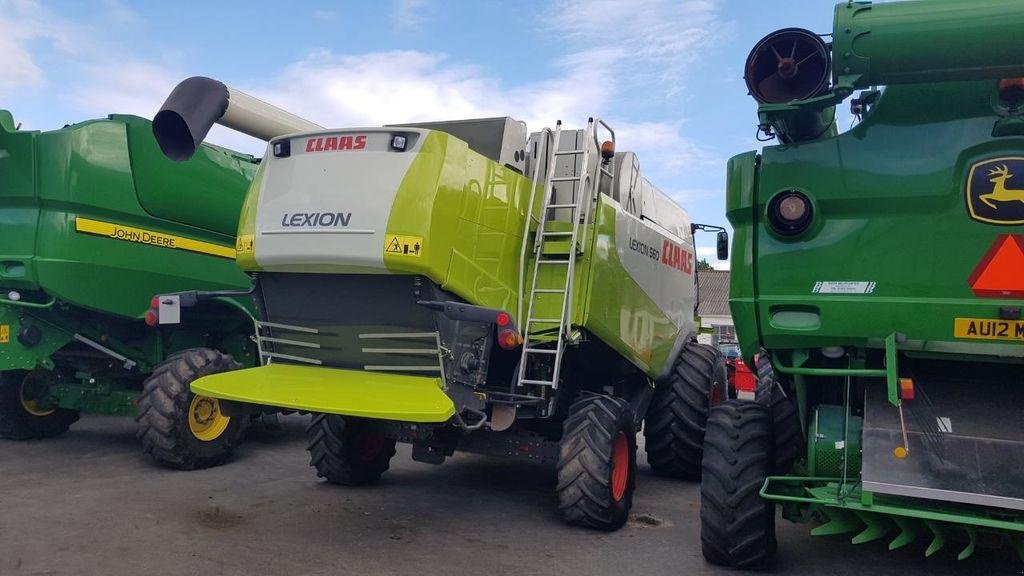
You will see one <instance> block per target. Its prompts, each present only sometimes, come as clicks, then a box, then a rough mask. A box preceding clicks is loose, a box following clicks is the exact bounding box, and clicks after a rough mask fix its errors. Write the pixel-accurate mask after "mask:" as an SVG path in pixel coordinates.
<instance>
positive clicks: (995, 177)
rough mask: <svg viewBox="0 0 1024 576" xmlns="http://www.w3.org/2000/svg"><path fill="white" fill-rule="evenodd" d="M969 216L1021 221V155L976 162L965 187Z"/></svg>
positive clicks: (1023, 200)
mask: <svg viewBox="0 0 1024 576" xmlns="http://www.w3.org/2000/svg"><path fill="white" fill-rule="evenodd" d="M965 196H966V199H967V212H968V213H969V214H970V215H971V218H973V219H975V220H977V221H979V222H986V223H989V224H1005V225H1013V224H1024V157H1020V156H1006V157H1001V158H989V159H988V160H982V161H980V162H976V163H974V164H973V165H972V166H971V169H970V171H969V172H968V174H967V184H966V190H965Z"/></svg>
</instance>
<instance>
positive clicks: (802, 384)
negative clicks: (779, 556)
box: [727, 0, 1024, 558]
mask: <svg viewBox="0 0 1024 576" xmlns="http://www.w3.org/2000/svg"><path fill="white" fill-rule="evenodd" d="M1022 24H1024V12H1022V11H1021V10H1020V6H1019V3H1017V2H1010V1H996V0H992V1H988V0H980V1H977V2H966V1H964V2H959V1H955V0H950V1H946V2H896V3H885V4H869V3H858V2H844V3H841V4H839V5H838V6H837V7H836V26H835V37H834V45H833V63H834V67H833V72H834V77H833V86H832V90H831V91H830V92H828V93H827V94H824V95H822V96H818V97H815V98H811V99H808V100H804V101H798V102H790V103H786V104H763V105H761V106H760V107H759V116H760V120H761V124H762V126H764V125H768V124H770V125H772V126H774V127H776V128H779V127H785V126H786V122H788V121H790V120H792V119H794V118H797V117H799V115H800V114H815V113H822V111H824V110H826V108H828V107H831V106H834V105H836V104H839V103H840V102H841V101H842V100H843V99H844V98H845V97H847V96H849V95H850V94H851V93H852V91H853V90H854V89H856V88H867V87H869V86H870V85H873V84H887V86H886V87H885V89H884V90H883V91H882V92H881V93H880V95H879V93H877V92H874V91H871V92H869V93H867V94H866V95H865V94H862V95H861V97H860V98H861V102H863V103H864V104H863V105H862V106H860V110H859V111H860V112H861V113H863V119H862V121H860V122H859V123H857V124H856V125H855V126H854V127H853V128H852V129H850V130H849V131H848V132H846V133H843V134H840V135H836V134H831V133H830V134H824V135H821V136H820V137H819V136H817V135H816V134H799V133H797V134H793V133H790V134H788V137H789V138H790V139H791V140H796V141H798V143H797V144H787V145H778V146H767V147H765V148H764V149H763V151H762V153H761V154H756V153H753V152H748V153H745V154H741V155H738V156H736V157H734V158H733V159H732V160H731V161H730V162H729V168H728V196H727V216H728V218H729V221H730V223H731V224H732V225H733V226H734V228H735V235H734V244H733V252H732V259H733V260H732V266H731V269H732V284H731V294H730V305H731V308H732V313H733V318H734V321H735V324H736V329H737V334H738V337H739V340H740V343H741V346H742V348H743V350H744V352H745V353H746V354H747V356H748V357H749V356H753V355H754V354H755V353H757V352H758V350H759V349H763V350H765V351H766V352H767V353H768V354H769V356H770V358H771V361H772V363H773V366H774V368H775V376H776V378H777V379H778V380H779V382H780V383H781V386H782V387H783V389H786V390H790V391H791V392H792V394H793V397H794V398H795V399H796V402H797V405H798V408H799V414H800V418H801V420H802V423H803V426H804V432H805V433H807V434H809V437H808V439H809V452H808V455H807V457H806V458H805V459H803V460H802V461H800V462H797V463H796V466H795V468H794V472H793V473H792V475H790V476H783V477H773V478H769V479H768V481H767V482H766V483H765V485H764V488H763V489H762V492H761V494H762V496H764V497H765V498H768V499H770V500H773V501H776V502H780V503H782V504H783V516H784V517H786V518H788V519H793V520H798V521H809V520H823V521H824V524H823V525H821V526H819V527H818V528H815V529H814V531H813V533H814V534H817V535H827V534H842V533H850V534H851V535H852V536H853V542H855V543H862V542H868V541H872V540H875V539H878V538H881V537H882V536H884V535H886V534H887V533H888V534H890V535H891V536H893V537H894V538H893V540H892V541H891V542H890V548H891V549H895V548H899V547H902V546H905V545H907V544H908V543H910V542H912V541H914V539H915V538H917V537H919V536H927V537H930V538H931V539H932V541H931V545H930V546H929V547H928V550H927V554H928V555H931V554H932V553H934V552H935V551H937V550H938V549H940V548H942V546H943V545H944V544H945V542H946V536H947V534H951V533H954V532H959V533H961V534H965V535H966V536H967V540H968V541H969V545H968V546H967V547H966V548H964V550H963V552H961V554H960V557H961V558H965V557H967V556H969V555H970V554H971V552H973V549H974V542H975V538H976V535H977V534H980V533H983V532H993V533H996V534H999V535H1000V536H1002V537H1004V538H1007V539H1009V541H1010V542H1011V543H1013V544H1014V545H1015V546H1017V548H1018V550H1019V551H1024V539H1022V538H1021V535H1020V532H1021V531H1022V530H1024V519H1022V517H1021V515H1020V513H1019V511H1017V510H1013V509H1012V507H1006V508H994V507H988V504H992V506H996V505H998V504H994V503H993V502H995V500H993V499H991V498H990V499H987V500H986V499H985V497H989V496H991V495H993V494H999V492H998V489H993V488H991V487H988V488H984V489H978V490H977V491H969V490H966V489H965V490H964V491H963V492H962V493H961V492H956V494H957V497H958V498H965V499H963V500H961V501H960V502H957V503H954V502H953V501H947V500H943V499H941V498H943V497H949V498H950V499H951V500H952V499H953V497H952V496H948V495H949V494H953V493H954V492H952V491H947V492H946V493H945V494H946V495H947V496H943V495H941V493H940V492H939V491H933V492H928V490H929V489H933V488H935V486H936V485H937V481H936V480H934V479H933V478H934V477H937V476H939V475H943V476H946V477H945V478H943V479H944V480H950V479H956V478H958V476H957V474H962V473H963V470H957V469H955V468H954V469H952V471H946V472H943V471H939V472H936V473H935V476H929V474H928V473H925V472H922V473H920V474H919V475H917V476H913V475H911V476H910V477H909V478H910V479H909V480H905V481H901V482H900V483H896V484H892V485H887V484H886V481H885V480H884V479H879V477H878V476H881V477H885V472H886V471H885V470H881V471H880V470H879V468H885V466H884V462H885V458H894V459H896V458H901V457H902V458H909V459H914V458H929V457H932V454H931V453H930V452H922V451H918V452H916V453H912V454H910V455H909V456H908V455H907V453H906V452H904V453H903V456H899V455H898V452H897V451H892V450H893V448H895V447H896V446H886V448H885V450H884V451H879V450H880V449H879V448H878V444H877V443H876V444H873V445H871V448H870V449H869V448H866V447H867V446H868V443H867V442H866V441H865V442H862V436H865V437H867V434H868V432H867V430H868V428H869V425H868V422H869V419H870V418H871V417H872V414H866V412H867V411H868V402H867V400H865V398H868V397H870V398H875V399H876V400H875V401H874V403H872V404H871V405H870V409H871V410H875V411H877V412H876V413H874V417H875V422H876V424H875V426H876V428H874V430H873V431H872V432H871V433H872V436H870V438H877V436H874V434H877V431H878V430H879V428H877V426H881V427H882V428H881V429H882V430H886V431H891V430H892V428H891V427H888V426H889V425H888V424H877V423H878V422H884V420H882V419H881V418H880V417H879V416H880V415H883V414H885V415H894V414H895V411H896V410H897V406H900V405H901V404H904V403H905V402H914V403H913V404H910V410H913V409H915V408H916V409H918V410H921V409H923V408H922V403H921V401H920V400H913V401H908V400H901V399H900V397H899V384H898V382H899V378H908V377H910V378H913V379H914V381H915V386H917V387H918V397H922V395H924V394H925V392H924V390H925V389H926V388H928V387H929V386H932V385H935V386H947V387H949V388H947V389H957V388H958V387H960V386H963V387H964V388H965V389H972V390H973V389H975V388H977V392H976V394H975V395H976V396H977V397H978V398H979V401H978V405H977V407H976V412H974V414H980V413H983V411H984V410H983V409H982V408H983V407H984V406H986V404H984V402H985V401H988V402H992V400H990V399H989V398H990V397H995V398H998V397H999V396H997V394H998V393H1000V391H1001V390H1002V389H1001V388H1000V387H1002V386H1006V387H1010V386H1015V385H1019V384H1021V383H1022V382H1024V341H1022V340H1020V339H1017V340H1014V339H1012V338H1006V339H1002V340H1000V339H996V338H994V337H992V338H988V339H986V338H984V337H979V338H967V337H966V336H965V334H963V333H957V332H956V331H955V326H954V324H955V319H957V318H976V319H986V320H995V319H999V318H1001V317H1006V316H1007V315H1008V317H1012V316H1013V314H1014V312H1013V310H1014V309H1019V307H1021V305H1022V304H1024V301H1022V300H1021V294H1020V293H1019V292H1014V291H1013V290H1014V286H1017V287H1019V280H1016V279H1015V278H1020V277H1019V276H1017V277H1015V276H1014V275H1013V273H1012V272H1004V273H1002V274H1001V278H1002V280H1001V282H1004V284H1003V286H1002V287H1001V288H999V289H998V290H995V291H989V292H987V293H986V292H982V291H978V292H977V293H976V292H975V290H974V289H972V284H971V282H972V281H973V279H976V278H977V274H976V272H977V271H978V270H979V265H980V264H982V263H983V261H985V259H986V254H988V253H989V252H990V249H991V248H992V247H993V246H994V243H995V242H996V241H997V239H1000V238H1004V237H1005V235H1021V234H1024V224H1021V223H1020V222H1019V221H1011V220H1013V218H1010V217H1009V216H1010V215H1011V214H1014V213H1016V212H1015V210H1016V208H1015V207H1016V204H1015V202H1017V201H1020V202H1024V194H1021V193H1020V192H1019V191H1020V189H1022V188H1024V179H1022V178H1021V176H1024V174H1020V175H1018V174H1015V173H1016V172H1021V170H1019V169H1018V168H1017V167H1016V166H1017V165H1016V164H1013V162H1016V160H1015V158H1019V157H1022V156H1024V130H1021V129H1020V126H1021V120H1020V112H1021V110H1020V108H1019V107H1016V108H1015V107H1014V106H1012V105H1010V104H1008V103H1007V102H1005V101H1001V98H1000V93H999V90H998V84H999V79H1000V78H1002V77H1006V76H1020V75H1024V61H1022V60H1021V58H1020V54H1021V53H1022V49H1024V44H1022V36H1021V35H1020V34H1019V29H1020V27H1021V25H1022ZM913 82H918V83H913ZM925 82H928V83H925ZM826 115H827V116H829V117H831V112H827V113H826ZM781 132H782V130H780V133H781ZM783 140H785V138H783ZM986 162H989V163H990V164H986ZM1000 163H1010V165H1011V166H1012V170H1011V172H1013V173H1014V174H1010V175H1009V176H1008V177H1006V178H1003V180H1002V181H1000V180H999V174H998V172H999V169H998V167H999V164H1000ZM975 167H977V168H975ZM972 178H973V179H974V180H975V183H976V184H977V186H975V188H974V191H972V189H971V186H970V184H969V183H970V182H971V179H972ZM999 186H1003V187H1004V188H1005V190H1004V191H1003V192H1002V193H1001V194H998V195H996V196H998V198H996V199H993V200H991V202H992V204H991V205H990V206H991V210H992V212H991V213H989V214H988V215H987V216H986V217H985V218H979V217H978V215H977V214H975V207H976V203H977V201H978V195H979V194H985V193H990V196H992V195H995V190H996V189H997V187H999ZM1001 189H1002V188H1001ZM783 191H798V192H801V193H803V194H804V195H806V197H808V198H809V199H810V202H811V205H812V209H813V219H812V221H811V223H810V225H809V227H808V228H807V229H806V230H805V231H802V232H799V233H797V234H796V235H792V236H785V235H781V234H779V233H777V232H776V231H775V230H774V229H773V227H772V225H771V223H770V222H769V218H768V215H767V210H768V205H769V202H770V201H771V199H772V198H773V196H775V195H776V194H778V193H780V192H783ZM1018 196H1022V197H1021V198H1019V199H1018V198H1017V197H1018ZM1000 210H1002V211H1000ZM1003 215H1006V216H1007V218H1005V219H1006V221H1002V222H1001V221H999V220H1000V218H1003ZM986 218H987V219H986ZM1021 274H1022V275H1024V272H1021ZM830 283H833V284H830ZM1015 283H1017V284H1015ZM751 361H752V359H751ZM933 383H935V384H933ZM984 386H991V387H992V389H991V390H989V391H988V392H986V390H984V389H982V387H984ZM879 389H882V390H884V393H882V392H881V391H880V390H879ZM967 397H969V396H965V398H967ZM844 398H845V399H846V401H845V404H843V403H842V402H843V399H844ZM880 398H881V399H884V400H885V401H884V402H879V401H878V400H877V399H880ZM983 399H985V400H983ZM927 402H928V405H929V407H928V408H924V409H925V410H926V413H929V414H930V413H931V412H929V411H934V410H939V411H940V412H939V413H940V414H942V413H944V412H941V411H942V410H943V407H942V406H939V407H937V408H932V407H931V406H930V401H927ZM829 404H839V405H837V406H829ZM905 406H906V404H904V407H905ZM903 409H904V408H899V410H901V411H900V413H899V418H897V417H896V416H892V417H893V418H895V419H896V420H897V421H898V422H902V419H901V418H902V415H903V412H902V410H903ZM822 410H824V411H825V412H824V413H822V412H820V411H822ZM888 411H892V412H888ZM822 414H825V415H827V416H829V418H827V420H828V421H827V422H825V423H824V425H825V426H826V427H827V428H829V429H830V431H829V432H827V433H826V434H824V435H823V434H820V433H819V432H820V430H817V429H814V426H815V423H816V422H819V417H822ZM861 418H863V423H864V430H865V431H864V432H862V431H861V429H860V424H861V422H862V420H861ZM908 418H909V416H908ZM926 418H927V416H926ZM925 421H927V420H925ZM847 422H848V423H849V426H847ZM819 424H820V423H819ZM899 426H901V427H903V428H901V429H902V430H903V431H904V433H907V430H909V431H910V433H911V435H913V434H914V433H918V431H917V428H916V427H918V426H921V425H920V424H918V423H915V422H913V421H908V422H907V424H899ZM964 426H966V425H964ZM897 432H898V431H897ZM837 438H838V440H841V443H837V442H835V441H833V442H829V441H828V440H836V439H837ZM981 441H982V440H979V442H981ZM862 444H863V445H864V446H865V448H862V449H858V447H860V446H861V445H862ZM836 446H844V447H845V449H846V450H848V451H857V452H859V454H858V455H854V456H851V457H850V458H849V460H848V462H847V463H848V466H847V467H845V468H844V467H843V465H842V464H843V459H842V458H840V459H839V460H838V465H836V464H835V462H833V464H832V465H829V466H825V465H823V461H822V458H823V457H827V458H831V459H832V460H835V458H834V457H835V456H837V455H838V452H837V450H836V449H835V447H836ZM862 450H863V451H862ZM1009 450H1010V449H1009V448H1008V451H1009ZM890 451H892V452H891V453H890ZM861 455H862V456H863V461H864V462H865V463H867V462H872V463H873V465H874V466H875V468H874V469H873V470H872V472H871V473H872V474H875V475H878V476H876V477H874V478H872V477H868V476H869V474H868V473H867V472H865V473H864V476H865V477H863V478H861V477H860V474H861V470H860V460H861V458H860V456H861ZM968 460H969V459H968ZM894 461H895V460H894ZM911 461H912V460H908V462H911ZM913 462H915V463H917V462H921V460H916V461H913ZM865 470H867V467H866V466H865ZM922 470H931V469H930V468H927V467H923V468H922ZM808 471H810V472H811V474H810V475H806V474H807V472H808ZM989 472H990V471H987V470H978V471H972V473H977V474H981V475H982V477H987V476H986V475H987V474H988V473H989ZM991 472H992V473H996V472H995V471H991ZM861 482H863V483H864V485H868V484H869V483H871V485H872V486H873V487H874V486H877V489H878V490H885V491H890V490H894V489H898V490H903V491H904V492H894V493H901V494H913V495H915V496H919V497H916V498H911V497H907V496H894V495H886V494H882V493H876V492H872V491H869V490H865V489H863V486H862V484H861ZM985 490H989V491H990V492H991V493H990V492H986V491H985ZM961 502H962V503H961ZM968 502H969V503H970V504H966V503H968Z"/></svg>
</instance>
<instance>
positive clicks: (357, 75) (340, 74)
mask: <svg viewBox="0 0 1024 576" xmlns="http://www.w3.org/2000/svg"><path fill="white" fill-rule="evenodd" d="M238 88H240V89H243V90H246V89H248V90H251V91H252V92H253V93H254V94H255V95H257V96H259V97H261V98H264V99H266V100H267V101H269V102H272V103H274V104H276V105H278V106H280V107H282V108H285V109H287V110H290V111H292V112H295V113H296V114H299V115H301V116H305V117H307V118H309V119H310V120H313V121H315V122H317V123H320V124H323V125H329V126H354V125H380V124H385V123H399V122H415V121H425V120H442V119H456V118H474V117H486V116H504V115H512V116H514V117H516V118H517V119H520V120H524V121H526V122H527V124H528V125H529V126H530V127H531V128H532V129H538V128H540V127H541V126H550V125H553V124H554V122H555V120H558V119H565V121H566V122H567V124H573V125H576V124H580V123H582V122H584V121H585V118H584V116H585V115H586V114H587V112H588V110H587V108H588V107H589V106H591V105H596V106H603V105H604V104H606V103H607V102H608V98H609V96H610V93H609V90H608V89H607V87H606V86H605V85H604V84H603V83H602V82H601V79H600V77H592V76H589V75H586V74H580V75H579V76H570V81H569V82H563V81H558V82H555V81H540V82H534V83H526V84H520V85H514V86H510V85H506V84H505V83H503V82H502V81H501V80H500V79H498V78H495V77H493V76H490V75H488V74H487V73H486V72H484V71H483V70H481V69H479V68H477V67H475V66H468V65H465V64H460V63H458V62H453V61H451V60H450V59H449V58H448V57H447V56H445V55H442V54H434V53H426V52H418V51H391V52H375V53H369V54H359V55H337V54H333V53H331V52H328V51H319V52H316V53H314V54H311V55H310V56H309V57H307V58H305V59H304V60H302V61H300V62H298V63H296V64H293V65H291V66H289V67H288V68H287V69H285V70H284V72H283V73H282V74H281V75H280V76H279V77H278V78H276V79H274V80H273V81H272V82H270V83H269V84H267V85H263V86H253V87H247V86H239V87H238Z"/></svg>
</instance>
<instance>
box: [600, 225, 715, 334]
mask: <svg viewBox="0 0 1024 576" xmlns="http://www.w3.org/2000/svg"><path fill="white" fill-rule="evenodd" d="M680 211H681V209H680ZM682 215H683V217H685V212H684V213H683V214H682ZM615 250H616V252H617V253H618V257H619V262H620V263H621V264H622V268H623V269H624V270H625V272H626V273H627V274H629V276H630V278H632V279H633V281H634V282H636V283H637V285H638V286H639V287H640V289H641V290H643V291H644V293H645V294H647V296H648V297H649V298H650V299H651V300H652V301H653V302H654V303H655V305H657V306H658V308H660V309H661V310H662V311H663V312H664V313H665V315H666V316H667V317H668V318H669V319H670V320H671V321H672V323H673V324H675V325H676V326H677V327H678V328H679V329H680V331H682V332H685V333H691V332H695V331H696V329H697V328H696V323H695V322H694V313H693V311H694V304H695V301H694V267H695V265H696V262H695V257H694V250H693V237H692V236H691V235H689V234H687V235H686V236H685V237H682V238H681V237H679V236H676V235H674V234H670V233H669V232H668V231H667V230H664V229H662V228H661V227H660V226H657V225H652V224H651V223H650V222H648V221H645V220H641V219H640V218H637V217H636V216H633V215H632V214H630V213H629V212H627V211H626V210H625V209H622V208H621V207H620V208H619V209H618V210H617V211H616V215H615Z"/></svg>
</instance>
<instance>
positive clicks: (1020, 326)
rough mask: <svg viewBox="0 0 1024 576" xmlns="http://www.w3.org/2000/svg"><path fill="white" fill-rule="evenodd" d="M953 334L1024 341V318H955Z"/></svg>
mask: <svg viewBox="0 0 1024 576" xmlns="http://www.w3.org/2000/svg"><path fill="white" fill-rule="evenodd" d="M953 336H955V337H956V338H974V339H977V340H1009V341H1012V342H1024V320H993V319H991V318H955V319H954V320H953Z"/></svg>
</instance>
